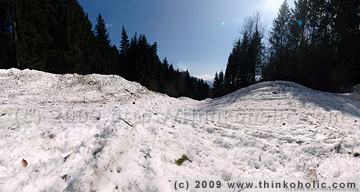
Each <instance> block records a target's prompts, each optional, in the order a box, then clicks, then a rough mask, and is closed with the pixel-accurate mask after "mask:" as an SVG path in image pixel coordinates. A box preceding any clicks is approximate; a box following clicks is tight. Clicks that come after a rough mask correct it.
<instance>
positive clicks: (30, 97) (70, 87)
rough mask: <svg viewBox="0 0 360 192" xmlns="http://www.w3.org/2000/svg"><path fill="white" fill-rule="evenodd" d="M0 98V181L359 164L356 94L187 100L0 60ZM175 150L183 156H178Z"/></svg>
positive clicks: (23, 185)
mask: <svg viewBox="0 0 360 192" xmlns="http://www.w3.org/2000/svg"><path fill="white" fill-rule="evenodd" d="M0 103H1V106H0V125H1V127H0V129H1V132H0V146H1V147H0V154H4V155H2V156H0V191H63V190H68V191H93V190H94V191H170V189H171V186H170V180H171V179H172V178H174V177H185V176H191V177H195V178H196V177H198V178H203V177H211V176H216V177H218V178H220V179H222V180H225V181H228V180H233V179H236V178H237V177H240V176H241V177H289V176H292V177H301V178H305V177H308V174H309V172H310V171H311V170H315V171H316V175H317V177H355V176H359V172H360V161H359V157H358V155H359V154H360V147H359V144H360V140H359V138H360V137H359V136H360V125H359V121H360V116H359V111H360V102H359V101H358V100H354V99H351V98H350V97H347V96H344V95H339V94H330V93H324V92H319V91H315V90H311V89H309V88H306V87H303V86H300V85H298V84H295V83H290V82H283V81H277V82H264V83H259V84H256V85H253V86H250V87H248V88H244V89H241V90H239V91H237V92H234V93H231V94H229V95H226V96H224V97H221V98H217V99H213V100H210V99H207V100H204V101H194V100H191V99H188V98H179V99H175V98H171V97H168V96H166V95H162V94H158V93H154V92H151V91H148V90H147V89H146V88H144V87H142V86H141V85H140V84H138V83H133V82H129V81H126V80H125V79H123V78H121V77H119V76H110V75H109V76H104V75H96V74H94V75H86V76H81V75H76V74H67V75H54V74H49V73H44V72H39V71H32V70H23V71H20V70H17V69H10V70H0ZM183 154H186V155H187V156H188V158H189V159H190V160H191V162H190V161H185V162H184V164H182V165H181V166H178V165H176V164H175V159H178V158H180V157H181V156H182V155H183ZM23 159H24V160H26V162H27V166H26V167H25V166H24V165H23V163H22V160H23Z"/></svg>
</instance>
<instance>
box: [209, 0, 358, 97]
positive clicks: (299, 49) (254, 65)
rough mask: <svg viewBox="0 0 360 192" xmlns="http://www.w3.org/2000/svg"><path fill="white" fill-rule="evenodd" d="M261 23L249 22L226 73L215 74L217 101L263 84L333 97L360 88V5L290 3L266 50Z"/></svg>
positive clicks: (326, 0) (350, 0)
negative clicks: (286, 84)
mask: <svg viewBox="0 0 360 192" xmlns="http://www.w3.org/2000/svg"><path fill="white" fill-rule="evenodd" d="M257 18H258V15H255V16H254V17H252V18H250V19H249V18H247V19H246V20H245V25H244V32H243V33H242V37H241V38H240V39H239V40H237V41H236V42H235V44H234V48H233V50H232V52H231V53H230V55H229V58H228V64H227V66H226V71H225V73H223V72H220V73H216V74H215V82H214V89H213V92H214V96H221V95H224V94H227V93H229V92H232V91H234V90H236V89H238V88H241V87H244V86H248V85H250V84H253V83H255V82H258V81H272V80H288V81H293V82H297V83H300V84H302V85H305V86H308V87H311V88H314V89H318V90H322V91H330V92H347V91H351V88H352V86H353V85H355V84H359V83H360V1H358V0H346V1H331V0H296V1H295V7H294V8H289V5H288V3H287V1H286V0H285V1H284V3H283V4H282V5H281V7H280V9H279V13H278V16H277V18H276V19H275V20H274V21H273V26H272V29H271V31H270V35H269V39H268V44H267V45H266V46H264V42H265V40H264V33H263V32H262V30H259V29H261V28H259V26H261V25H259V22H258V19H257ZM249 26H252V27H249ZM249 29H252V30H249ZM254 69H255V70H254ZM254 74H255V79H254Z"/></svg>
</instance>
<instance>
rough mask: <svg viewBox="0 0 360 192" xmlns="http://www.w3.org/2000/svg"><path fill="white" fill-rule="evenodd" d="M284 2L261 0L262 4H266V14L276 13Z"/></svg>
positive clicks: (280, 0)
mask: <svg viewBox="0 0 360 192" xmlns="http://www.w3.org/2000/svg"><path fill="white" fill-rule="evenodd" d="M283 2H284V0H261V1H260V4H261V6H264V8H265V13H264V15H266V14H273V13H276V12H277V11H278V10H279V8H280V5H281V4H282V3H283Z"/></svg>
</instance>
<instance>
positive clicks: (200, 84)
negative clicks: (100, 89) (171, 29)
mask: <svg viewBox="0 0 360 192" xmlns="http://www.w3.org/2000/svg"><path fill="white" fill-rule="evenodd" d="M119 35H121V42H120V47H119V48H118V47H116V46H114V45H112V44H111V42H110V40H109V33H108V32H107V29H106V24H105V21H104V18H103V17H102V16H101V14H99V15H98V17H97V23H96V26H95V28H94V30H93V29H92V24H91V22H90V21H89V19H88V15H87V14H86V13H85V12H84V11H83V9H82V7H81V5H80V4H79V3H78V1H77V0H58V1H52V0H27V1H20V0H1V1H0V45H1V46H0V68H12V67H16V68H19V69H25V68H30V69H36V70H41V71H46V72H51V73H58V74H63V73H78V74H91V73H99V74H116V75H120V76H122V77H124V78H126V79H127V80H130V81H137V82H139V83H140V84H142V85H144V86H146V87H147V88H149V89H150V90H154V91H158V92H161V93H166V94H168V95H170V96H173V97H180V96H186V97H190V98H194V99H198V100H201V99H205V98H207V97H209V94H210V88H209V86H208V84H206V83H205V82H204V81H202V80H199V79H196V78H194V77H191V76H190V74H189V72H188V71H179V70H177V69H174V67H173V65H172V64H170V63H169V62H168V61H167V59H166V58H165V59H164V60H162V61H161V60H160V59H159V57H158V54H157V44H156V42H155V43H153V44H151V43H149V42H148V41H147V38H146V37H145V35H143V34H140V35H137V34H136V33H135V34H134V36H133V37H132V38H130V39H129V37H128V35H127V33H126V30H125V28H124V27H123V30H122V33H121V34H119Z"/></svg>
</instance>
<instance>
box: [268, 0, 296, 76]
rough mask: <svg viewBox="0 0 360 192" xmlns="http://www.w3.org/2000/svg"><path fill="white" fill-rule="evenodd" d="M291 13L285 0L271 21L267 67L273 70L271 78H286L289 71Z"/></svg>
mask: <svg viewBox="0 0 360 192" xmlns="http://www.w3.org/2000/svg"><path fill="white" fill-rule="evenodd" d="M290 19H291V14H290V10H289V6H288V4H287V1H286V0H285V1H284V3H283V4H282V5H281V7H280V10H279V14H278V16H277V18H276V19H275V20H274V22H273V28H272V29H271V32H270V34H271V37H270V40H269V42H270V44H271V47H270V50H271V53H270V54H271V56H270V63H269V65H268V66H267V67H269V68H270V70H269V71H273V77H272V79H282V80H284V79H288V78H289V76H290V74H289V73H290V72H289V67H290V66H289V47H288V46H289V36H290V35H289V31H290V30H289V29H290V27H289V26H290V25H289V23H290Z"/></svg>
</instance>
